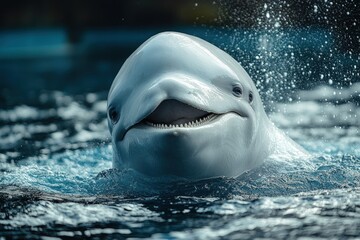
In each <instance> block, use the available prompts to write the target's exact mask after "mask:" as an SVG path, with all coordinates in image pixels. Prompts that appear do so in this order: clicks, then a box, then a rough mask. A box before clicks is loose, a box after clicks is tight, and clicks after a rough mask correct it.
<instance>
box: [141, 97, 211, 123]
mask: <svg viewBox="0 0 360 240" xmlns="http://www.w3.org/2000/svg"><path fill="white" fill-rule="evenodd" d="M217 116H218V115H217V114H214V113H210V112H206V111H203V110H200V109H197V108H194V107H192V106H190V105H187V104H185V103H182V102H179V101H177V100H165V101H163V102H162V103H161V104H160V105H159V106H158V107H157V108H156V109H155V111H153V112H152V113H151V114H150V115H149V116H147V117H146V118H145V119H144V120H143V123H145V124H147V125H149V126H151V127H156V128H178V127H180V128H181V127H184V128H190V127H197V126H200V125H204V124H206V123H209V122H211V121H212V120H214V119H215V118H216V117H217Z"/></svg>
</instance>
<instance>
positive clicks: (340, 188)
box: [0, 84, 360, 239]
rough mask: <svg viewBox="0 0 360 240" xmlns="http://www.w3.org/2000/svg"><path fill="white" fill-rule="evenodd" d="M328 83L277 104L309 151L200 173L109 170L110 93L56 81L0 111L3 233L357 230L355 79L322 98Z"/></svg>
mask: <svg viewBox="0 0 360 240" xmlns="http://www.w3.org/2000/svg"><path fill="white" fill-rule="evenodd" d="M330 90H331V89H330ZM314 91H317V92H314ZM332 91H333V92H337V93H339V91H340V90H335V89H332ZM328 92H329V87H325V86H322V87H318V88H317V89H315V90H312V91H298V92H297V93H296V94H297V95H299V96H300V95H301V97H302V99H304V100H303V101H299V102H293V103H286V104H285V103H274V104H273V106H272V109H275V110H274V111H273V112H271V113H270V118H271V119H272V120H273V121H274V123H275V124H276V125H277V126H279V127H280V128H281V129H283V130H284V131H285V132H286V133H287V134H288V135H289V136H291V137H292V138H293V139H294V140H295V141H296V142H298V143H299V144H301V145H302V146H303V147H304V148H305V149H307V150H308V151H309V152H310V153H311V154H312V156H313V157H312V158H310V159H298V160H293V161H289V162H284V161H280V160H278V159H268V160H267V161H266V162H265V163H264V164H263V165H262V166H261V167H259V168H258V169H254V170H251V171H249V172H247V173H245V174H243V175H241V176H240V177H238V178H214V179H209V180H202V181H196V182H191V181H187V180H185V179H175V178H170V177H164V178H161V179H159V178H149V177H146V176H143V175H140V174H139V173H136V172H134V171H132V170H124V171H115V170H110V168H111V159H112V149H111V145H110V142H109V133H108V130H107V126H106V121H105V109H106V102H105V96H104V94H101V93H100V94H98V93H91V94H85V95H81V96H77V97H74V96H70V95H66V94H64V93H61V92H49V93H44V94H43V95H41V96H39V101H40V102H39V103H38V104H36V105H33V106H30V105H17V106H15V107H12V108H9V109H7V110H0V121H1V122H2V123H5V124H2V125H1V126H0V136H1V138H0V142H1V144H0V145H1V152H0V236H1V237H6V238H10V237H11V238H18V239H24V238H29V239H34V238H44V237H54V238H66V237H93V238H102V239H103V238H105V239H113V238H128V237H129V238H130V237H133V238H152V239H253V238H276V239H289V238H299V237H318V238H354V239H355V238H359V236H360V235H359V233H360V132H359V126H360V118H359V116H360V108H359V105H358V101H357V99H358V98H357V97H358V96H359V85H358V84H353V85H352V86H351V87H349V88H343V89H342V90H341V94H342V96H343V97H342V100H343V101H342V102H341V103H339V102H337V100H336V95H335V97H332V98H331V97H329V96H328V101H326V102H323V101H320V100H319V99H318V98H321V96H322V95H324V94H327V93H328ZM347 93H349V94H347ZM333 95H334V94H333ZM44 106H46V107H44ZM49 106H51V107H49ZM29 146H31V147H29Z"/></svg>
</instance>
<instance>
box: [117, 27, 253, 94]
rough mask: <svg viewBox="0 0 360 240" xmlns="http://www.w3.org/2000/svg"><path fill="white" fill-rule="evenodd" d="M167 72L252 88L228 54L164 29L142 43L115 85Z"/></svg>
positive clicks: (151, 77) (127, 62) (147, 79)
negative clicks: (237, 83) (238, 83)
mask: <svg viewBox="0 0 360 240" xmlns="http://www.w3.org/2000/svg"><path fill="white" fill-rule="evenodd" d="M167 73H182V74H183V75H188V76H189V77H190V78H191V77H196V79H201V80H202V81H204V82H209V83H218V82H234V83H236V82H240V83H241V85H242V86H243V87H245V88H249V89H252V88H253V87H254V86H253V85H252V81H251V79H250V77H249V76H248V74H247V73H246V72H245V70H244V69H243V68H242V67H241V66H240V65H239V64H238V63H237V62H236V60H235V59H233V58H232V57H231V56H230V55H228V54H227V53H225V52H224V51H222V50H221V49H219V48H217V47H216V46H214V45H212V44H210V43H208V42H206V41H204V40H202V39H200V38H197V37H194V36H190V35H186V34H182V33H175V32H165V33H160V34H157V35H155V36H154V37H152V38H150V39H149V40H147V41H146V42H145V43H143V44H142V45H141V46H140V47H139V48H138V49H137V50H136V51H135V52H134V53H133V54H132V55H131V56H130V57H129V58H128V59H127V61H126V62H125V63H124V65H123V67H122V68H121V70H120V72H119V74H118V75H117V77H116V78H115V81H114V83H113V86H112V88H111V90H110V92H111V91H112V90H113V88H114V85H123V87H121V88H122V89H123V88H126V86H124V85H127V84H129V82H131V83H132V84H133V85H134V86H139V85H140V84H142V83H146V82H149V81H151V79H153V78H156V77H158V76H160V75H163V74H167Z"/></svg>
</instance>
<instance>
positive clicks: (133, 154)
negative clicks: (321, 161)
mask: <svg viewBox="0 0 360 240" xmlns="http://www.w3.org/2000/svg"><path fill="white" fill-rule="evenodd" d="M108 125H109V129H110V132H111V136H112V146H113V152H114V157H113V167H114V168H133V169H135V170H137V171H140V172H142V173H144V174H147V175H152V176H162V175H177V176H181V177H187V178H192V179H201V178H208V177H216V176H229V177H234V176H238V175H240V174H242V173H243V172H244V171H247V170H249V169H252V168H254V167H256V166H258V165H259V164H261V163H262V162H263V161H264V160H265V159H266V158H269V157H270V156H274V155H276V156H277V157H280V158H282V159H284V160H287V161H290V160H291V159H292V158H295V157H306V156H308V154H307V153H306V151H305V150H303V149H302V148H301V147H300V146H298V145H297V144H296V143H295V142H293V141H292V140H291V139H289V138H288V137H286V136H285V134H283V133H282V132H281V131H280V130H279V129H277V128H276V127H275V126H274V125H273V124H272V123H271V122H270V120H269V119H268V117H267V116H266V113H265V111H264V108H263V105H262V102H261V98H260V95H259V93H258V91H257V89H256V87H255V85H254V83H253V81H252V80H251V78H250V77H249V75H248V74H247V73H246V72H245V70H244V69H243V68H242V67H241V66H240V65H239V63H237V62H236V61H235V60H234V59H233V58H232V57H231V56H230V55H228V54H227V53H225V52H223V51H222V50H220V49H219V48H217V47H215V46H214V45H212V44H210V43H208V42H206V41H204V40H202V39H199V38H196V37H194V36H190V35H186V34H182V33H175V32H165V33H160V34H157V35H155V36H154V37H152V38H150V39H149V40H147V41H146V42H145V43H143V44H142V45H141V46H140V47H139V48H138V49H137V50H136V51H135V52H134V53H133V54H132V55H131V56H130V57H129V58H128V59H127V60H126V62H125V63H124V64H123V66H122V67H121V69H120V71H119V73H118V74H117V76H116V78H115V80H114V82H113V84H112V86H111V89H110V91H109V95H108Z"/></svg>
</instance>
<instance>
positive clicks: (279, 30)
mask: <svg viewBox="0 0 360 240" xmlns="http://www.w3.org/2000/svg"><path fill="white" fill-rule="evenodd" d="M359 5H360V4H359V3H357V1H351V0H341V1H340V0H337V1H331V0H327V1H325V0H321V1H319V0H308V1H295V0H281V1H265V0H260V1H253V0H244V1H235V0H233V1H225V0H224V1H220V0H215V1H203V0H201V1H200V0H199V1H193V0H172V1H169V0H157V1H151V0H134V1H94V0H89V1H49V0H48V1H45V0H42V1H39V0H38V1H37V0H35V1H26V0H22V1H4V2H2V3H1V8H0V101H1V106H3V107H10V106H13V105H14V104H19V103H22V102H24V101H29V102H31V101H32V100H33V99H36V98H37V96H38V95H39V94H40V93H41V92H44V91H62V92H67V93H69V94H82V93H87V92H102V91H103V92H106V91H107V90H108V89H109V87H110V84H111V82H112V80H113V78H114V77H115V75H116V73H117V71H118V70H119V68H120V67H121V64H122V63H123V61H124V60H125V59H126V57H127V56H128V55H129V54H131V52H132V51H133V50H134V49H135V48H136V47H137V46H139V44H141V43H142V42H143V41H145V40H146V39H147V38H148V37H150V36H152V35H153V34H156V33H158V32H161V31H165V30H174V31H182V32H186V33H190V34H193V35H196V36H199V37H202V38H204V39H206V40H208V41H210V42H212V43H214V44H215V45H217V46H219V47H221V48H223V49H224V50H225V51H227V52H228V53H230V54H231V55H233V56H234V57H235V58H236V59H237V60H238V61H240V62H241V64H242V65H243V66H244V67H245V69H246V70H247V71H248V72H249V73H250V75H251V76H252V78H253V79H254V81H255V82H256V84H257V86H258V87H259V88H260V91H261V93H269V92H271V93H272V92H282V93H284V92H288V93H289V94H291V93H292V92H293V91H294V89H295V90H296V89H309V88H312V87H314V86H316V85H318V84H329V83H330V84H331V85H334V86H335V87H342V86H344V85H345V86H347V85H349V84H351V83H353V82H357V81H359V67H356V66H358V62H359V52H360V40H359V36H360V34H359V32H360V22H359V15H360V14H359V11H360V10H359V9H360V6H359ZM259 39H265V41H270V42H271V43H272V45H271V48H269V46H266V47H259V45H258V42H259ZM284 56H286V57H284ZM288 56H291V57H288ZM324 76H325V77H324ZM315 83H316V84H315ZM290 86H293V87H290ZM289 94H288V95H289ZM264 95H266V94H264ZM288 95H287V94H285V95H284V96H285V97H284V98H283V99H287V96H288ZM29 102H27V103H29Z"/></svg>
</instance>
